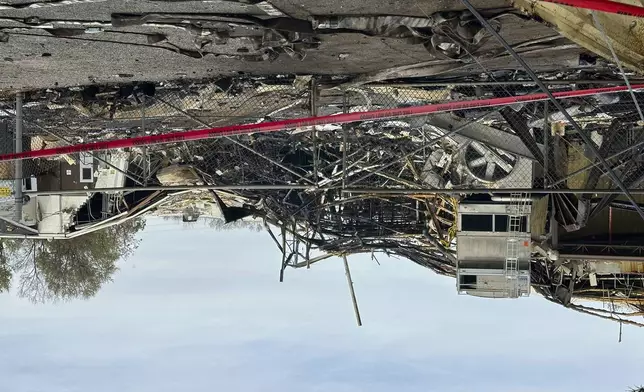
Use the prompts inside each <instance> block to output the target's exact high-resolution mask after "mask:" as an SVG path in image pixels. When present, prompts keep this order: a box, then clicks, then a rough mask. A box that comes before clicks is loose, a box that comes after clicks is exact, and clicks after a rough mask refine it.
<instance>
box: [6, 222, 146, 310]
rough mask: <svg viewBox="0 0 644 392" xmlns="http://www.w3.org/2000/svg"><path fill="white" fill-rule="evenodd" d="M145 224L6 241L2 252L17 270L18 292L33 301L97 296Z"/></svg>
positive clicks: (128, 224)
mask: <svg viewBox="0 0 644 392" xmlns="http://www.w3.org/2000/svg"><path fill="white" fill-rule="evenodd" d="M144 227H145V221H144V220H143V219H138V220H132V221H128V222H125V223H123V224H120V225H115V226H112V227H109V228H106V229H103V230H100V231H97V232H94V233H89V234H85V235H82V236H79V237H76V238H72V239H68V240H52V241H44V240H21V241H8V242H10V244H7V243H5V245H9V246H10V247H8V246H5V248H4V250H5V253H7V254H8V259H10V260H11V261H10V263H11V264H13V268H14V270H16V271H17V272H19V273H20V278H19V288H18V295H20V296H22V297H26V298H29V299H30V300H32V301H34V302H43V301H48V300H51V301H67V300H71V299H74V298H90V297H92V296H94V295H96V293H98V291H99V290H100V288H101V287H102V286H103V284H105V283H106V282H110V281H111V280H112V275H113V274H114V273H115V272H116V271H117V270H118V268H117V266H116V262H117V261H118V260H119V259H126V258H127V257H129V256H130V255H131V254H132V253H133V252H134V250H136V248H137V247H138V245H139V241H138V240H137V239H136V234H137V233H138V232H140V231H141V230H143V228H144ZM7 249H10V251H9V250H7ZM6 264H7V265H8V264H9V263H6ZM0 282H1V280H0Z"/></svg>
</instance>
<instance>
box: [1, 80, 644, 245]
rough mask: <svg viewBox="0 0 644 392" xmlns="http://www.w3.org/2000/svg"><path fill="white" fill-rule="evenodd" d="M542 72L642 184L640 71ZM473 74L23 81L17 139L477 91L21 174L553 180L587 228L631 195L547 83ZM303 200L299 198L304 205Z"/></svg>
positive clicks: (258, 182)
mask: <svg viewBox="0 0 644 392" xmlns="http://www.w3.org/2000/svg"><path fill="white" fill-rule="evenodd" d="M543 76H544V79H545V80H546V81H547V82H548V85H549V88H551V89H552V91H553V92H554V93H555V94H568V95H567V96H566V97H565V98H562V99H560V100H559V101H560V102H561V104H562V105H563V106H564V107H565V108H566V111H567V113H568V114H569V115H570V116H571V117H572V118H573V119H574V121H575V122H577V123H578V124H579V125H580V127H581V129H582V130H583V131H584V132H587V134H588V135H589V136H590V137H591V139H592V141H593V143H595V148H596V149H597V150H598V151H599V154H600V156H601V157H602V158H603V159H604V160H606V162H607V163H608V164H609V166H610V169H611V170H612V171H613V172H614V173H615V174H616V176H617V178H618V179H619V180H620V181H622V182H623V185H625V186H626V187H627V188H628V189H631V190H632V191H633V192H635V193H638V191H639V190H640V189H642V188H641V182H642V179H644V177H642V176H644V170H642V169H643V166H642V165H643V163H642V160H641V159H640V155H641V153H640V149H641V147H642V145H644V139H642V137H644V135H642V121H641V119H640V118H639V114H638V110H637V105H642V104H644V102H640V101H641V100H642V98H641V95H642V94H641V93H640V92H639V90H638V86H635V90H634V91H633V92H631V91H629V90H628V89H627V88H626V87H625V86H624V85H623V83H622V82H621V81H619V80H613V81H610V82H606V81H594V80H591V79H588V80H579V79H578V77H579V76H580V75H567V76H565V78H571V77H573V76H577V80H564V79H565V78H561V77H558V76H561V75H557V74H551V75H543ZM518 78H521V75H519V76H518ZM470 79H472V80H466V81H463V80H461V81H440V82H436V81H433V82H425V83H423V82H418V81H414V82H413V83H412V82H409V83H399V84H389V85H379V84H366V85H359V84H347V83H343V81H340V82H337V81H334V80H332V79H317V80H316V79H313V78H311V77H286V76H285V77H274V78H255V79H253V78H228V79H219V80H215V81H204V82H176V83H163V84H150V83H139V84H133V85H127V86H116V87H110V86H106V87H100V88H99V87H94V86H91V87H85V88H78V89H69V90H60V91H57V90H50V91H45V92H32V93H27V94H25V98H24V104H23V117H24V131H23V150H24V151H30V150H31V151H36V150H40V149H47V148H52V147H62V146H66V145H75V144H81V143H92V142H100V141H110V140H116V139H123V138H136V137H139V136H145V135H161V134H168V133H173V132H181V131H186V130H191V129H200V128H208V127H219V126H227V125H234V124H248V123H267V122H274V121H280V120H284V119H293V118H306V117H310V116H315V115H318V116H328V115H337V114H341V113H354V112H369V111H375V110H381V109H389V108H402V109H404V108H413V107H418V106H422V105H430V104H449V103H458V102H466V101H467V102H474V101H475V102H478V103H477V104H473V105H472V106H467V105H466V106H457V107H454V108H447V109H445V110H443V111H441V112H440V113H432V114H426V115H417V116H412V117H404V116H403V117H398V118H388V119H373V120H366V121H360V122H353V123H349V124H344V125H337V124H333V123H332V121H329V122H328V123H326V124H323V125H315V126H300V127H296V128H294V129H288V130H278V131H274V132H269V133H250V134H245V135H239V136H226V137H219V138H214V139H207V140H196V141H185V142H174V143H166V144H155V145H135V146H133V147H130V148H125V149H117V150H108V151H93V152H88V153H80V154H79V153H71V154H66V155H59V156H53V157H45V158H37V159H25V160H23V161H22V162H23V170H22V173H23V174H22V177H23V180H24V181H23V187H24V191H25V192H26V194H29V192H30V191H33V190H34V189H32V184H33V185H34V186H36V187H37V191H38V192H59V191H68V192H73V191H91V190H92V189H111V191H114V189H113V188H119V187H123V186H125V187H138V188H143V187H150V186H160V185H172V186H181V185H185V186H188V185H213V186H220V187H239V188H244V187H246V188H247V189H246V190H244V189H239V190H237V192H238V193H240V194H242V195H245V196H253V195H255V196H256V190H257V189H258V187H263V186H282V187H284V191H283V194H282V196H281V200H282V202H283V203H286V201H288V199H289V197H293V195H298V196H297V197H299V198H302V197H303V196H302V195H303V194H302V193H301V192H289V190H288V188H289V187H293V186H300V187H311V188H316V189H327V190H326V191H324V192H327V193H333V194H336V195H343V196H342V197H349V198H350V197H356V198H364V197H365V195H372V196H373V195H375V194H383V193H385V194H387V192H389V194H388V196H387V197H389V198H390V200H391V199H392V198H395V197H394V196H395V195H398V196H399V197H400V196H403V197H404V198H405V200H407V199H409V198H410V197H411V198H412V199H413V197H414V195H415V194H419V193H423V192H424V193H427V192H430V191H431V192H432V193H439V194H443V195H445V198H446V200H450V198H452V197H453V196H454V195H459V194H477V193H479V194H480V193H489V192H497V193H511V192H531V193H553V194H556V195H555V196H553V197H555V198H557V200H558V201H557V207H556V210H557V212H558V215H557V219H558V220H559V222H560V223H562V224H563V226H564V227H569V228H575V227H576V228H579V227H581V226H583V225H584V223H585V222H586V221H587V220H588V219H589V218H591V217H593V216H595V215H597V214H598V213H600V212H602V210H603V209H604V207H605V206H608V205H611V203H615V202H619V201H624V198H623V196H622V193H623V192H622V191H621V190H619V186H618V184H616V183H615V182H614V181H613V179H611V176H609V173H608V169H607V168H606V167H605V166H604V165H603V164H602V163H601V162H600V159H599V158H598V157H597V156H595V155H594V154H593V152H592V149H590V148H589V146H587V145H585V144H584V142H583V139H582V138H581V137H580V135H579V134H578V132H576V131H575V129H574V127H572V126H571V124H570V123H569V121H568V119H567V118H566V117H565V116H564V114H563V113H561V112H559V111H557V109H556V108H554V105H552V104H551V103H549V102H548V101H546V100H545V99H544V97H543V96H540V97H538V96H537V97H535V98H534V99H530V100H528V101H527V102H521V103H516V102H501V103H494V104H493V105H492V106H484V105H482V104H480V103H481V102H490V100H492V101H493V102H496V101H494V100H496V99H503V98H508V97H526V96H532V94H535V93H538V92H539V90H538V88H537V87H536V86H535V84H534V83H533V82H531V81H529V80H525V79H521V80H514V79H510V80H507V78H505V79H504V80H500V79H502V78H501V77H499V76H496V77H495V76H493V75H488V74H486V73H483V74H482V75H481V76H480V77H479V78H478V79H477V78H472V77H470ZM490 79H493V80H490ZM611 88H613V90H608V91H607V90H606V89H611ZM634 98H635V100H634ZM636 103H637V104H636ZM1 108H2V124H3V126H4V131H3V137H4V139H2V140H1V142H2V143H1V144H2V146H0V148H2V149H3V150H2V151H3V152H4V153H9V152H13V151H14V147H15V141H14V139H15V138H14V137H13V136H12V131H13V129H14V128H15V107H14V102H13V100H12V99H7V100H4V101H3V103H2V107H1ZM403 114H404V113H403ZM3 165H4V166H3V172H2V177H3V180H4V181H5V182H6V181H9V182H11V181H12V180H13V179H14V178H15V175H14V169H13V163H12V162H5V163H3ZM176 165H184V166H186V165H187V166H190V167H191V168H193V173H192V174H189V175H186V174H185V173H183V174H181V175H180V176H179V177H177V176H176V175H173V174H170V175H169V174H168V169H167V168H168V167H171V166H176ZM195 173H196V174H195ZM181 176H183V177H181ZM253 187H255V189H253ZM3 189H5V190H6V191H5V193H6V194H7V196H4V197H8V198H12V197H13V196H12V195H9V194H12V193H13V188H12V187H10V186H6V187H4V188H3ZM605 193H610V194H605ZM338 197H339V196H338ZM638 197H639V196H638ZM301 202H302V200H299V201H298V202H297V203H294V205H299V206H300V207H301ZM318 202H319V201H318ZM405 203H406V202H401V201H400V200H399V201H397V202H396V205H398V206H402V207H400V208H401V209H403V210H407V211H406V212H405V213H402V212H401V214H400V216H406V213H407V212H409V211H418V208H417V206H416V201H414V202H413V203H412V204H413V205H406V204H405ZM448 204H449V203H448ZM443 206H444V207H445V209H446V210H447V211H449V210H450V209H453V208H451V207H446V206H447V204H444V205H443ZM300 207H298V208H300ZM446 219H448V218H446ZM450 227H451V226H450V225H449V224H446V225H445V227H444V229H445V230H449V229H450ZM446 238H447V237H446Z"/></svg>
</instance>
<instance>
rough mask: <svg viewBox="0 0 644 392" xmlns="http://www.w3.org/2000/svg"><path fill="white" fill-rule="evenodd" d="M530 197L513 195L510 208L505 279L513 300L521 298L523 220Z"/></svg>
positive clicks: (522, 194) (518, 194) (520, 194)
mask: <svg viewBox="0 0 644 392" xmlns="http://www.w3.org/2000/svg"><path fill="white" fill-rule="evenodd" d="M528 197H529V195H528V194H525V193H512V194H511V196H510V199H511V200H510V206H509V208H508V238H507V244H506V254H505V278H506V282H507V289H508V295H509V296H510V297H511V298H517V297H518V296H519V284H518V278H519V249H520V242H521V220H522V218H523V217H524V216H526V214H527V211H528V208H527V206H528V203H529V201H528V200H529V199H528Z"/></svg>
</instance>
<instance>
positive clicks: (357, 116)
mask: <svg viewBox="0 0 644 392" xmlns="http://www.w3.org/2000/svg"><path fill="white" fill-rule="evenodd" d="M632 88H633V89H644V84H638V85H633V86H632ZM626 90H628V87H627V86H616V87H604V88H593V89H586V90H576V91H563V92H557V93H554V94H553V95H554V96H555V97H557V98H573V97H584V96H588V95H596V94H603V93H615V92H620V91H626ZM547 99H548V97H547V96H546V94H543V93H538V94H527V95H520V96H515V97H505V98H488V99H474V100H470V101H454V102H447V103H437V104H429V105H422V106H412V107H405V108H396V109H382V110H373V111H368V112H355V113H343V114H337V115H329V116H320V117H305V118H295V119H290V120H282V121H273V122H265V123H258V124H244V125H229V126H224V127H218V128H208V129H198V130H193V131H182V132H173V133H167V134H163V135H152V136H138V137H133V138H129V139H116V140H108V141H102V142H95V143H85V144H76V145H71V146H65V147H55V148H47V149H44V150H35V151H26V152H21V153H13V154H5V155H0V162H1V161H13V160H18V159H27V158H44V157H51V156H56V155H63V154H75V153H79V152H84V151H99V150H113V149H117V148H128V147H136V146H145V145H153V144H165V143H175V142H185V141H190V140H202V139H211V138H217V137H222V136H234V135H244V134H250V133H262V132H275V131H284V130H288V129H293V128H299V127H309V126H314V125H326V124H345V123H351V122H357V121H369V120H384V119H389V118H398V117H409V116H419V115H423V114H430V113H441V112H450V111H455V110H461V109H474V108H484V107H494V106H504V105H512V104H516V103H522V102H535V101H544V100H547Z"/></svg>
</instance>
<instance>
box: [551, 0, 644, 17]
mask: <svg viewBox="0 0 644 392" xmlns="http://www.w3.org/2000/svg"><path fill="white" fill-rule="evenodd" d="M541 1H545V2H548V3H556V4H561V5H567V6H569V7H575V8H584V9H587V10H594V11H602V12H608V13H611V14H619V15H628V16H636V17H638V18H642V17H644V7H638V6H636V5H630V4H624V3H618V2H616V1H609V0H541Z"/></svg>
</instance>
